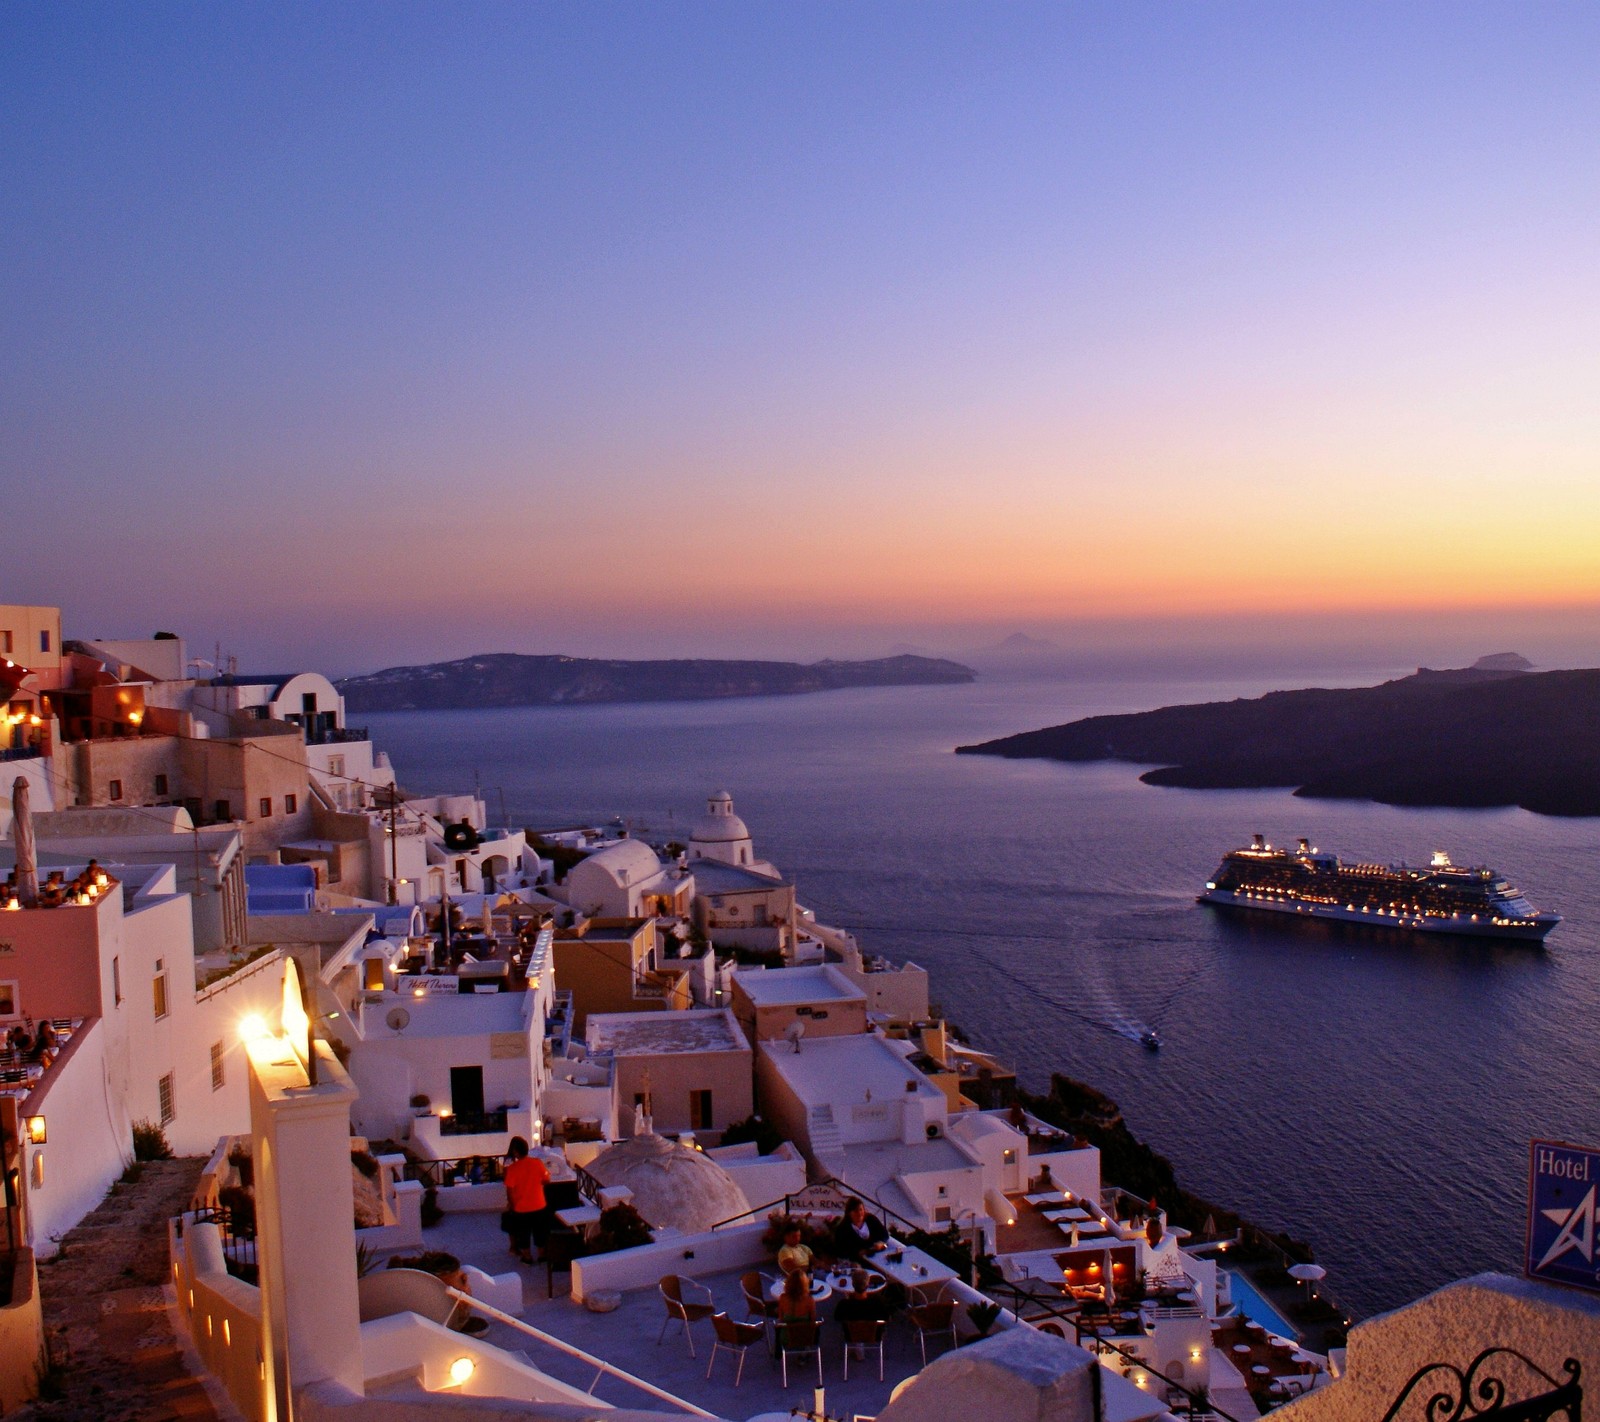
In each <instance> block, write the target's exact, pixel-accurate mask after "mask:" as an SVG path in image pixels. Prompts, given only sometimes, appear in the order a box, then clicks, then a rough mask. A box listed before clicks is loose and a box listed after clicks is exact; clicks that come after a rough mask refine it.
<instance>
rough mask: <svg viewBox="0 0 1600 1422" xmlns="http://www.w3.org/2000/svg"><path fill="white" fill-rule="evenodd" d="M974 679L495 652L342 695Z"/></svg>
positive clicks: (706, 692)
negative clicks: (537, 655) (606, 659)
mask: <svg viewBox="0 0 1600 1422" xmlns="http://www.w3.org/2000/svg"><path fill="white" fill-rule="evenodd" d="M973 680H975V674H974V672H973V671H972V669H971V668H970V667H964V666H962V665H961V664H960V663H959V662H949V661H945V660H943V659H942V658H938V657H913V656H902V657H881V658H879V659H877V660H875V661H866V662H835V661H823V662H812V663H810V664H809V665H802V664H801V663H799V662H745V661H659V662H630V661H604V660H599V659H596V658H591V657H559V656H550V657H529V656H521V655H519V654H517V653H512V652H494V653H489V654H486V655H483V656H477V657H463V658H462V659H461V660H460V661H454V662H434V663H431V664H429V665H426V666H415V667H389V668H387V669H386V670H384V671H378V672H372V673H370V674H369V675H367V676H355V677H349V678H347V679H346V680H344V681H341V682H340V683H339V690H340V692H341V693H342V694H343V696H344V698H345V705H346V706H347V708H348V709H349V710H350V711H353V712H362V711H422V710H435V711H437V710H447V709H462V708H471V707H484V706H569V705H596V704H600V703H604V702H614V701H712V700H719V699H721V698H724V697H730V696H795V695H799V694H800V693H802V692H809V691H835V690H838V689H840V688H842V687H847V686H936V685H942V684H953V683H958V682H968V681H973Z"/></svg>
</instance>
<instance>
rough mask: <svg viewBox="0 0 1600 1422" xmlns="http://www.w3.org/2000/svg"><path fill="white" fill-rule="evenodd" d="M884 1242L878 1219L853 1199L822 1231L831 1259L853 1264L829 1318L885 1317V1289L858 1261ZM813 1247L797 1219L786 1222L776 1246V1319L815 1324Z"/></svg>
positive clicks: (848, 1320) (854, 1320) (886, 1236)
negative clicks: (780, 1276) (826, 1231)
mask: <svg viewBox="0 0 1600 1422" xmlns="http://www.w3.org/2000/svg"><path fill="white" fill-rule="evenodd" d="M888 1247H889V1234H888V1231H887V1230H886V1229H884V1227H883V1223H882V1221H880V1220H878V1219H875V1218H874V1217H873V1216H871V1215H869V1214H868V1213H867V1207H866V1205H865V1204H863V1203H862V1201H860V1200H859V1199H856V1198H855V1197H853V1196H852V1197H851V1198H850V1199H848V1200H846V1201H845V1205H844V1214H843V1215H842V1216H841V1217H840V1219H839V1221H838V1223H837V1224H836V1225H835V1226H834V1227H833V1230H832V1231H831V1233H830V1234H829V1236H828V1252H829V1254H830V1255H831V1256H832V1258H833V1259H834V1261H835V1262H836V1263H840V1264H853V1265H855V1266H856V1267H855V1268H853V1269H852V1270H851V1272H850V1292H849V1293H848V1294H845V1295H844V1296H843V1297H842V1298H840V1299H839V1301H838V1302H837V1303H836V1304H835V1305H834V1309H833V1318H834V1322H835V1323H838V1324H840V1325H843V1324H846V1323H861V1322H877V1321H880V1320H882V1319H885V1318H887V1317H888V1313H889V1310H888V1305H887V1299H886V1294H887V1290H886V1289H885V1288H884V1287H883V1286H882V1284H881V1283H880V1284H879V1285H878V1287H877V1288H876V1289H874V1288H873V1281H874V1279H875V1278H876V1277H877V1276H876V1275H874V1274H873V1273H871V1272H870V1271H869V1270H867V1269H864V1268H862V1267H861V1266H862V1265H863V1264H864V1263H865V1262H866V1261H867V1260H869V1259H870V1258H871V1257H872V1256H873V1255H874V1254H879V1253H882V1252H883V1251H884V1250H885V1249H887V1248H888ZM815 1262H816V1252H815V1251H814V1250H813V1249H812V1248H811V1246H810V1245H808V1244H806V1243H805V1234H804V1231H803V1230H802V1228H801V1226H800V1223H799V1221H797V1220H791V1221H789V1224H788V1228H787V1229H786V1230H785V1231H784V1235H783V1245H782V1247H781V1248H780V1249H779V1250H778V1268H779V1270H780V1271H781V1272H782V1273H783V1275H784V1281H783V1291H782V1292H781V1293H780V1294H779V1295H778V1302H777V1320H778V1322H779V1323H780V1324H784V1323H815V1322H816V1321H817V1302H816V1299H815V1298H814V1297H813V1296H812V1292H811V1271H812V1267H813V1265H814V1264H815Z"/></svg>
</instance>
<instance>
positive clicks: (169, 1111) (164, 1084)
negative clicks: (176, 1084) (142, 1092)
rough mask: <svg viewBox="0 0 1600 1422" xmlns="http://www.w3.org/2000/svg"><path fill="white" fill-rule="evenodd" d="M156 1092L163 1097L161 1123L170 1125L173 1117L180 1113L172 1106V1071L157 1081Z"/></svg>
mask: <svg viewBox="0 0 1600 1422" xmlns="http://www.w3.org/2000/svg"><path fill="white" fill-rule="evenodd" d="M156 1092H157V1094H158V1095H159V1096H160V1097H161V1124H162V1125H163V1126H165V1125H169V1124H170V1123H171V1121H172V1118H173V1117H174V1116H176V1115H177V1114H178V1113H177V1112H176V1111H175V1110H174V1109H173V1106H172V1073H171V1072H168V1073H167V1074H166V1075H165V1076H164V1077H162V1078H161V1080H160V1081H158V1082H157V1083H156Z"/></svg>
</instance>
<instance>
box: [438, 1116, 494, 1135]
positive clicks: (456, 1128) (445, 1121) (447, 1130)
mask: <svg viewBox="0 0 1600 1422" xmlns="http://www.w3.org/2000/svg"><path fill="white" fill-rule="evenodd" d="M505 1130H506V1113H505V1112H504V1111H480V1112H476V1113H471V1114H467V1113H462V1112H457V1113H455V1114H454V1115H450V1116H441V1117H440V1118H439V1134H440V1135H441V1136H494V1135H503V1134H504V1133H505Z"/></svg>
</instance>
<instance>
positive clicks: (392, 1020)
mask: <svg viewBox="0 0 1600 1422" xmlns="http://www.w3.org/2000/svg"><path fill="white" fill-rule="evenodd" d="M383 1020H384V1021H385V1022H387V1023H388V1024H389V1027H390V1030H391V1031H395V1032H404V1031H405V1030H406V1028H407V1027H408V1026H410V1025H411V1014H410V1013H409V1012H407V1011H406V1010H405V1008H403V1007H391V1008H390V1009H389V1015H388V1016H387V1017H385V1018H384V1019H383Z"/></svg>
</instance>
